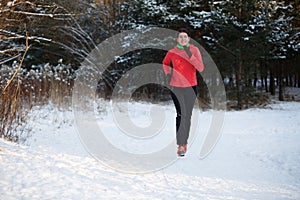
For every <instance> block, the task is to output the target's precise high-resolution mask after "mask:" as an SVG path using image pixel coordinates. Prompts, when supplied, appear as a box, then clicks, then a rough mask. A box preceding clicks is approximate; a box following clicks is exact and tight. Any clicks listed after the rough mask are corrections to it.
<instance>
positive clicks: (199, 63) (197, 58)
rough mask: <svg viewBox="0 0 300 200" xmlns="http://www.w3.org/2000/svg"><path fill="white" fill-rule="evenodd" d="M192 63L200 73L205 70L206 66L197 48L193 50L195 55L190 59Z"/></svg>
mask: <svg viewBox="0 0 300 200" xmlns="http://www.w3.org/2000/svg"><path fill="white" fill-rule="evenodd" d="M190 63H191V64H192V65H193V66H194V67H195V68H196V69H197V70H198V71H199V72H202V71H203V70H204V64H203V60H202V56H201V53H200V51H199V49H198V48H197V47H194V48H193V55H192V57H191V58H190Z"/></svg>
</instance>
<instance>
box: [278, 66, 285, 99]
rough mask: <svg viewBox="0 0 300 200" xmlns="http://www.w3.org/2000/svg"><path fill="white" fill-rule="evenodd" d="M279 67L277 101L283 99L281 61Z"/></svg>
mask: <svg viewBox="0 0 300 200" xmlns="http://www.w3.org/2000/svg"><path fill="white" fill-rule="evenodd" d="M279 62H280V63H279V66H278V67H279V69H278V86H279V101H284V98H283V85H282V84H283V83H282V78H283V74H282V71H283V61H279Z"/></svg>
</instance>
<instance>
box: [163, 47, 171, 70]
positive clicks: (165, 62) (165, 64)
mask: <svg viewBox="0 0 300 200" xmlns="http://www.w3.org/2000/svg"><path fill="white" fill-rule="evenodd" d="M171 57H172V54H171V52H170V51H169V52H168V53H167V55H166V56H165V58H164V60H163V62H162V63H163V69H164V72H165V74H166V75H169V74H170V73H171V69H170V64H171Z"/></svg>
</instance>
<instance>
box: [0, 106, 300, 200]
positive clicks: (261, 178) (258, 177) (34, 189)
mask: <svg viewBox="0 0 300 200" xmlns="http://www.w3.org/2000/svg"><path fill="white" fill-rule="evenodd" d="M100 103H101V105H100V107H99V106H98V107H97V109H98V110H97V112H96V113H97V120H98V123H99V124H102V125H103V126H102V130H103V132H105V133H106V135H107V136H109V137H110V139H111V140H113V141H112V142H114V145H117V146H118V145H120V148H123V150H127V151H136V150H137V149H139V148H144V149H145V151H146V152H151V151H153V150H152V149H151V145H140V146H142V147H140V146H139V145H136V147H135V148H136V149H134V148H133V149H132V144H131V143H129V141H130V140H124V139H119V140H116V139H117V138H118V137H120V136H118V135H117V132H118V129H117V127H116V126H115V124H114V120H113V116H112V113H111V110H110V109H109V107H110V105H111V104H110V103H109V102H106V101H100ZM128 105H129V107H128V110H129V112H130V118H131V119H133V120H135V121H137V122H138V123H142V122H143V124H140V125H141V127H144V126H147V125H149V124H150V123H151V117H150V113H151V112H150V111H151V110H150V109H151V107H152V106H153V105H152V104H149V103H142V102H130V103H129V104H128ZM155 106H156V107H158V108H160V109H161V110H163V111H164V112H165V115H166V121H165V123H164V128H163V129H162V132H163V134H165V136H163V137H161V139H160V140H159V142H157V141H155V140H154V141H155V143H159V144H160V145H164V144H167V143H170V140H172V139H174V127H173V125H174V119H173V118H174V112H175V110H174V108H173V105H172V103H171V102H168V103H165V104H157V105H155ZM195 111H197V112H199V119H200V128H199V131H198V132H197V134H198V136H197V137H196V138H195V139H194V141H193V142H192V143H191V145H190V146H189V149H188V153H187V155H186V157H184V158H179V159H176V160H175V161H174V162H173V163H171V164H170V165H169V166H167V167H165V168H162V169H160V170H156V171H153V172H149V173H140V174H135V173H121V172H120V171H118V170H116V169H114V168H110V167H107V166H106V165H104V164H103V163H101V162H100V161H99V160H97V159H95V158H94V157H93V156H91V155H90V154H89V153H88V152H87V150H86V149H85V147H84V145H83V144H82V143H81V140H80V137H79V135H78V134H77V132H76V126H75V123H74V114H73V113H72V112H71V111H61V110H59V109H57V108H56V107H55V106H51V105H48V106H41V107H35V108H34V109H33V111H32V113H31V114H30V116H31V117H30V119H31V122H30V123H31V126H32V131H31V133H30V137H29V138H28V139H27V141H26V142H25V143H23V144H14V143H10V142H7V141H4V140H2V139H1V140H0V177H1V178H0V199H6V200H9V199H175V198H176V199H204V200H205V199H220V200H221V199H222V200H224V199H231V200H232V199H262V200H274V199H275V200H276V199H295V200H296V199H300V189H299V188H300V145H299V141H300V124H299V119H300V103H299V102H281V103H274V104H272V105H270V106H268V107H267V108H264V109H258V108H256V109H248V110H244V111H227V112H226V113H225V119H224V124H223V132H222V136H221V139H220V140H219V141H218V143H217V145H216V146H215V148H214V150H213V151H212V153H211V154H210V155H208V156H207V157H206V158H205V159H202V160H201V159H199V151H200V149H199V147H200V146H201V144H202V141H203V135H205V133H206V131H207V129H208V127H209V124H210V119H211V116H212V113H213V111H211V110H208V111H199V110H197V108H195ZM37 119H38V120H37ZM110 134H111V135H110ZM155 137H156V136H155ZM148 139H149V138H146V139H145V140H148ZM151 139H154V138H151ZM145 142H149V141H145ZM108 153H109V152H108ZM174 154H176V146H175V144H174Z"/></svg>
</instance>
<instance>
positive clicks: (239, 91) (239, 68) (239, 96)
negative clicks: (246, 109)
mask: <svg viewBox="0 0 300 200" xmlns="http://www.w3.org/2000/svg"><path fill="white" fill-rule="evenodd" d="M237 65H238V66H237V68H236V71H235V74H236V87H237V107H238V108H240V109H241V108H242V93H243V86H242V62H241V60H240V59H239V60H238V62H237Z"/></svg>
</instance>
